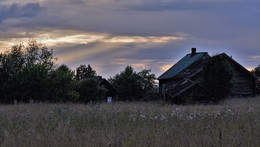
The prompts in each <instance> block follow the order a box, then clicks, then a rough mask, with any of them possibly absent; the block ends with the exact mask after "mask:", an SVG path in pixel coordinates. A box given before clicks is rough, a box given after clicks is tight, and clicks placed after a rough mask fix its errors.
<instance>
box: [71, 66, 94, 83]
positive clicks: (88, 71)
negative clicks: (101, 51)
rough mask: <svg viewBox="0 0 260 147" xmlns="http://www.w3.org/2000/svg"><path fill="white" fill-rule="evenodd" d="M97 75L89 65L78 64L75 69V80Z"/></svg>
mask: <svg viewBox="0 0 260 147" xmlns="http://www.w3.org/2000/svg"><path fill="white" fill-rule="evenodd" d="M94 77H97V73H96V71H95V70H93V69H92V67H91V66H90V65H88V66H86V65H80V66H79V67H78V68H77V69H76V79H77V80H82V79H87V78H94Z"/></svg>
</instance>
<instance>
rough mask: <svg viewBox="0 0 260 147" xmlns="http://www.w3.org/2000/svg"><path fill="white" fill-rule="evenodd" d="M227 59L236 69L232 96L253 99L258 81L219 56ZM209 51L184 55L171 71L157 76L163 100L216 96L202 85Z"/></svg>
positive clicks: (236, 63) (237, 64) (231, 63)
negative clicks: (250, 97)
mask: <svg viewBox="0 0 260 147" xmlns="http://www.w3.org/2000/svg"><path fill="white" fill-rule="evenodd" d="M218 56H223V57H224V58H226V59H227V61H228V62H229V63H230V65H231V66H232V68H233V70H234V75H233V79H232V85H233V86H232V88H231V92H230V93H229V95H230V96H251V95H255V94H256V79H255V77H254V76H253V75H252V74H251V73H250V72H249V71H248V70H247V69H245V68H244V67H243V66H242V65H240V64H239V63H238V62H236V61H235V60H234V59H232V58H231V57H229V56H228V55H226V54H225V53H222V54H219V55H218ZM210 59H211V56H209V55H208V53H207V52H196V48H192V49H191V53H190V54H187V55H186V56H184V57H183V58H182V59H181V60H180V61H178V62H177V63H176V64H174V65H173V66H172V67H171V68H170V69H168V70H167V71H166V72H165V73H163V74H162V75H161V76H159V77H158V80H159V93H160V97H163V98H164V99H169V100H172V101H175V100H176V101H178V100H179V99H183V98H189V97H193V98H197V99H199V98H205V97H211V96H213V95H212V93H211V91H210V90H208V89H207V88H206V87H205V86H203V83H202V82H203V76H202V75H203V69H204V66H203V65H204V63H205V62H206V61H207V60H210Z"/></svg>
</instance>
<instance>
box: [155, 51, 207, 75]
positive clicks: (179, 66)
mask: <svg viewBox="0 0 260 147" xmlns="http://www.w3.org/2000/svg"><path fill="white" fill-rule="evenodd" d="M206 58H210V56H209V55H208V53H207V52H198V53H195V54H187V55H186V56H185V57H183V58H182V59H181V60H180V61H178V62H177V63H176V64H174V65H173V66H172V67H171V68H170V69H168V70H167V71H166V72H165V73H163V74H162V75H161V76H159V77H158V80H163V79H170V78H173V77H174V76H176V75H177V74H178V73H180V72H182V71H183V70H185V69H186V68H188V67H189V66H190V65H192V64H194V63H196V62H198V61H200V60H202V59H206Z"/></svg>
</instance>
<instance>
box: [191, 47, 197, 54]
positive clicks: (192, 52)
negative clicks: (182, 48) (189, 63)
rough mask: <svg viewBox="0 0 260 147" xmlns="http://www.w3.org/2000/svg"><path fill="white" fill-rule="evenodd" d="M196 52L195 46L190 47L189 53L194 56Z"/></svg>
mask: <svg viewBox="0 0 260 147" xmlns="http://www.w3.org/2000/svg"><path fill="white" fill-rule="evenodd" d="M195 54H196V48H191V55H192V56H194V55H195Z"/></svg>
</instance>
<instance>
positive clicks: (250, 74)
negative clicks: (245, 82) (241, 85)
mask: <svg viewBox="0 0 260 147" xmlns="http://www.w3.org/2000/svg"><path fill="white" fill-rule="evenodd" d="M217 56H223V57H225V58H227V59H228V60H229V61H230V62H232V63H233V64H235V65H236V66H238V67H239V69H240V70H242V71H243V72H244V73H246V74H247V75H248V76H249V77H251V78H253V79H256V77H254V75H253V74H252V73H251V72H250V71H248V70H247V69H246V68H245V67H244V66H242V65H241V64H239V63H238V62H237V61H236V60H234V59H233V58H232V57H230V56H228V55H227V54H226V53H221V54H219V55H217Z"/></svg>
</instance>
